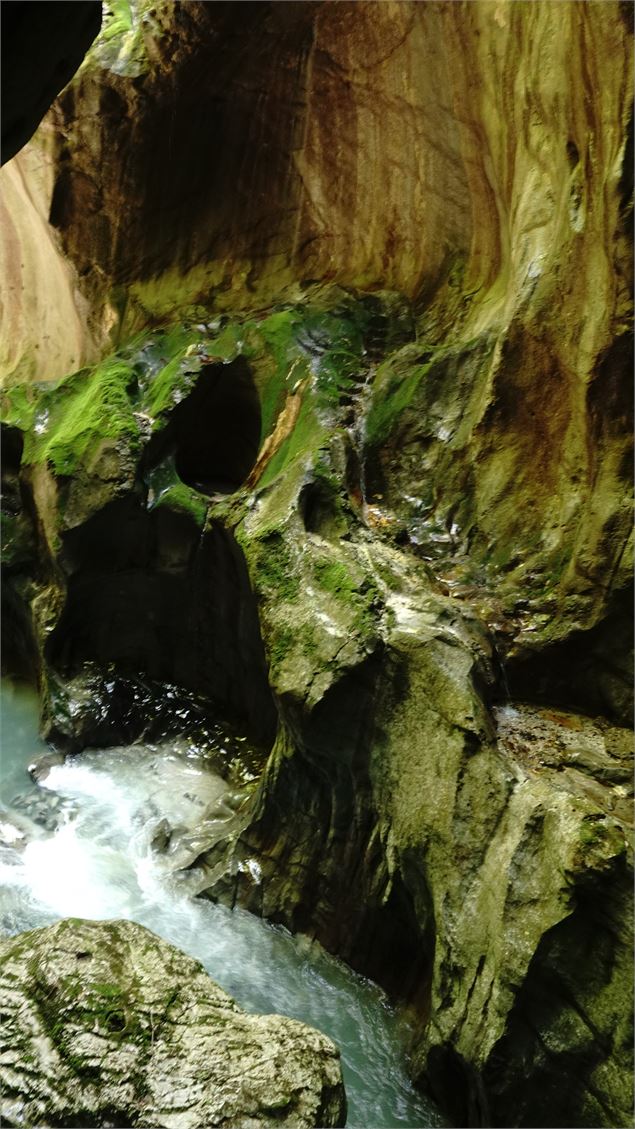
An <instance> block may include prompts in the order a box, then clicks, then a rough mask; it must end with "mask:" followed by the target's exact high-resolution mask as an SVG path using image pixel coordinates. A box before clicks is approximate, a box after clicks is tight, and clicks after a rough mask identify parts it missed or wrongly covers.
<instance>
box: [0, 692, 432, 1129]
mask: <svg viewBox="0 0 635 1129" xmlns="http://www.w3.org/2000/svg"><path fill="white" fill-rule="evenodd" d="M0 716H1V724H2V730H1V736H2V744H1V748H2V775H1V781H0V880H1V882H2V891H1V894H0V930H1V931H2V933H3V934H4V935H8V934H13V933H17V932H20V931H22V930H25V929H33V928H37V927H40V926H43V925H48V924H51V923H52V922H54V921H57V920H59V918H61V917H68V916H75V917H87V918H93V919H107V918H127V919H130V920H133V921H137V922H139V923H140V924H142V925H145V926H147V927H148V928H149V929H152V930H153V931H154V932H155V933H157V934H159V935H160V936H161V937H164V938H165V939H166V940H168V941H171V942H172V943H173V944H175V945H177V946H178V947H179V948H181V949H183V950H184V951H185V952H187V953H189V954H190V955H191V956H193V957H195V958H197V959H198V960H200V961H201V962H202V964H203V965H204V966H205V967H206V969H207V970H208V972H209V973H210V975H211V976H212V977H213V978H214V979H215V980H216V981H217V982H218V983H219V984H221V986H222V987H223V988H225V989H226V991H228V992H230V993H231V994H232V995H233V996H234V997H235V999H236V1000H237V1001H238V1002H239V1003H240V1004H241V1005H242V1006H243V1007H244V1008H246V1009H247V1010H249V1011H255V1012H264V1013H270V1012H279V1013H281V1014H283V1015H288V1016H291V1017H292V1018H296V1019H300V1020H303V1021H304V1022H306V1023H309V1024H311V1025H312V1026H314V1027H317V1028H319V1029H320V1030H321V1031H324V1032H325V1033H326V1034H327V1035H329V1036H330V1037H331V1038H332V1039H333V1040H334V1041H335V1042H336V1043H337V1045H338V1046H339V1047H340V1049H341V1052H342V1063H343V1072H344V1080H345V1084H346V1091H347V1097H348V1107H349V1114H348V1125H349V1127H351V1129H362V1127H363V1129H368V1127H371V1126H372V1127H373V1129H382V1127H386V1129H388V1127H392V1126H408V1127H410V1129H413V1127H417V1129H418V1127H422V1126H437V1125H443V1124H444V1121H443V1119H442V1118H441V1116H440V1114H439V1113H438V1112H437V1111H436V1110H435V1109H434V1107H433V1106H431V1105H430V1103H429V1102H427V1101H426V1100H425V1099H424V1098H422V1097H421V1095H419V1094H418V1093H417V1092H416V1091H415V1090H414V1088H413V1086H412V1084H411V1083H410V1081H409V1079H408V1076H407V1073H406V1070H405V1064H404V1058H403V1052H402V1049H401V1040H400V1031H399V1024H398V1021H397V1019H396V1017H395V1015H394V1013H393V1012H392V1010H391V1008H390V1007H389V1006H388V1004H387V1002H386V999H385V997H384V996H383V995H382V993H381V992H380V990H379V989H378V988H377V987H376V986H375V985H373V984H371V983H370V982H368V981H366V980H364V979H363V978H361V977H359V976H357V975H355V974H354V973H353V972H351V971H350V970H349V969H348V968H346V966H345V965H343V964H341V963H340V962H339V961H337V960H335V959H333V958H332V957H330V956H328V955H327V954H326V953H325V952H324V951H323V950H322V949H321V948H320V947H319V946H318V945H316V944H315V943H313V942H310V941H309V940H308V939H307V938H303V937H301V936H297V937H294V936H292V935H291V934H290V933H288V932H287V931H286V930H284V929H282V928H279V927H275V926H271V925H269V924H267V923H266V922H264V921H261V920H260V919H258V918H256V917H254V916H252V915H251V914H248V913H246V912H244V911H242V910H234V911H230V910H228V909H226V908H225V907H223V906H219V905H213V904H212V903H211V902H209V901H206V900H204V899H202V898H194V897H192V896H191V894H190V893H189V892H188V889H187V884H186V883H183V882H179V880H178V875H177V874H175V873H173V872H171V871H170V869H169V867H167V866H166V865H165V861H164V858H163V856H162V855H161V853H160V852H157V850H156V837H157V834H158V833H160V830H161V821H162V818H163V817H165V816H166V815H167V817H168V818H169V819H170V820H172V822H176V821H178V820H179V819H181V820H183V819H184V818H187V817H188V814H189V816H190V817H192V819H193V816H195V815H196V806H197V804H199V805H201V806H202V805H209V804H210V803H211V804H212V805H213V803H214V801H215V800H218V798H219V796H220V794H221V791H222V790H223V789H226V784H225V782H224V781H221V780H220V778H218V777H215V776H214V774H212V773H209V772H207V773H206V772H205V771H204V769H203V768H202V767H201V761H200V757H198V756H196V755H194V756H193V755H191V751H188V750H187V748H186V746H185V744H184V743H180V744H179V742H178V741H177V742H172V743H168V742H166V743H165V744H157V745H141V744H138V745H134V746H128V747H127V748H119V749H107V750H101V751H99V752H95V751H93V752H91V751H87V752H85V753H82V754H80V755H78V756H76V757H73V758H71V759H70V760H67V761H66V762H65V763H61V764H53V765H52V766H51V767H50V769H49V771H48V775H46V777H45V778H43V779H42V781H41V783H40V785H36V784H34V783H33V781H32V780H31V778H30V777H29V775H28V773H27V771H26V767H27V765H28V764H29V763H30V762H31V761H32V760H33V759H34V758H36V757H38V756H41V755H43V754H44V753H46V752H48V751H49V750H48V749H47V747H46V746H44V745H43V743H42V742H41V741H40V740H39V739H38V736H37V701H36V698H35V695H34V694H33V693H32V692H31V691H28V690H26V689H24V688H18V687H17V686H15V685H13V684H12V683H3V685H2V710H1V715H0ZM188 805H189V807H188ZM193 822H194V820H193ZM186 839H187V837H186ZM153 844H154V846H153Z"/></svg>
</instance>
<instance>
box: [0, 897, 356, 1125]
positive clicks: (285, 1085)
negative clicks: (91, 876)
mask: <svg viewBox="0 0 635 1129" xmlns="http://www.w3.org/2000/svg"><path fill="white" fill-rule="evenodd" d="M0 954H1V961H2V963H1V971H0V977H1V984H2V992H3V1011H4V1016H3V1023H2V1031H1V1035H0V1039H1V1040H2V1058H1V1063H2V1065H1V1067H0V1072H1V1074H2V1082H3V1086H2V1091H3V1097H2V1102H3V1105H2V1110H3V1124H4V1125H6V1126H8V1127H9V1126H18V1125H24V1124H29V1125H44V1124H50V1125H73V1124H74V1125H79V1124H81V1125H83V1126H98V1125H105V1124H119V1125H126V1126H130V1127H142V1126H145V1127H153V1129H159V1127H162V1129H174V1127H175V1126H177V1125H178V1126H179V1127H180V1129H198V1127H200V1126H201V1125H214V1126H219V1127H221V1126H223V1127H226V1129H246V1127H247V1126H249V1127H253V1129H260V1127H262V1129H265V1127H267V1126H270V1127H272V1129H273V1127H274V1126H276V1127H278V1129H279V1127H280V1126H286V1127H288V1129H309V1127H311V1126H342V1125H344V1122H345V1110H346V1103H345V1097H344V1087H343V1084H342V1076H341V1069H340V1063H339V1053H338V1051H337V1049H336V1047H335V1046H334V1045H333V1043H331V1042H330V1040H329V1039H327V1038H326V1037H325V1036H324V1035H322V1034H320V1033H319V1032H318V1031H315V1030H313V1029H312V1028H310V1027H307V1026H305V1025H304V1024H302V1023H298V1022H296V1021H295V1020H292V1019H286V1018H283V1017H281V1016H276V1015H271V1016H255V1015H248V1014H246V1013H245V1012H243V1011H241V1010H240V1008H239V1007H238V1006H237V1004H236V1003H235V1002H234V1001H233V1000H232V998H231V997H230V996H228V995H227V994H226V993H225V992H224V991H222V989H221V988H219V987H218V985H216V984H215V983H214V981H213V980H211V979H210V978H209V976H208V975H207V973H206V972H205V971H204V969H203V968H202V966H201V965H200V964H198V962H197V961H194V960H192V959H191V958H190V957H187V956H185V955H184V954H183V953H181V952H179V950H178V949H175V948H174V947H173V946H172V945H169V944H167V943H166V942H165V941H162V940H160V939H159V938H158V937H156V936H155V935H154V934H153V933H150V932H149V931H148V930H147V929H144V928H142V927H141V926H139V925H135V924H133V923H131V922H127V921H126V922H123V921H118V922H103V923H102V922H99V923H98V922H86V921H78V920H76V919H74V920H70V921H62V922H60V923H59V924H58V925H54V926H51V927H49V928H46V929H38V930H34V931H32V932H29V933H25V934H22V935H20V936H18V937H14V938H11V939H10V940H8V941H6V942H4V943H3V944H2V946H1V948H0Z"/></svg>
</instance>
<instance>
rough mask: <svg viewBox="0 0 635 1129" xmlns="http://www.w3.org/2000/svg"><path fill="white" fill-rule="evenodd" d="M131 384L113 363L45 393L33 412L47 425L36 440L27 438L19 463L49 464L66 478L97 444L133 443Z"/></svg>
mask: <svg viewBox="0 0 635 1129" xmlns="http://www.w3.org/2000/svg"><path fill="white" fill-rule="evenodd" d="M135 382H136V377H135V374H134V372H133V369H132V366H131V365H130V364H129V363H128V362H126V361H122V360H120V359H118V358H117V357H115V358H109V359H108V360H106V361H102V363H101V364H99V365H97V366H96V367H95V368H94V369H93V370H92V371H87V370H85V369H84V370H81V371H80V372H78V373H74V374H73V375H72V376H70V377H67V378H66V379H65V380H64V381H62V382H61V383H60V384H58V385H57V386H55V388H54V389H52V390H50V391H47V392H46V393H44V394H43V395H42V397H41V399H40V401H39V404H38V408H39V409H40V410H42V409H43V410H45V411H48V413H49V419H48V422H47V424H46V427H45V428H44V429H43V431H42V432H41V433H40V434H38V433H37V431H36V430H34V431H33V432H31V433H30V434H29V436H28V439H27V442H26V444H25V452H24V462H25V463H38V462H49V463H50V464H51V466H52V467H53V469H54V470H55V473H56V474H58V475H71V474H73V473H74V472H75V471H76V470H77V468H78V466H79V465H80V464H81V463H82V462H84V460H85V459H86V456H87V455H89V454H90V453H91V451H92V450H94V449H95V448H96V446H97V444H98V443H100V442H101V440H103V439H113V440H120V439H122V440H125V441H126V442H128V443H134V442H135V440H136V439H137V438H138V426H137V423H136V421H135V419H134V416H133V406H132V401H131V397H130V395H129V387H130V385H131V384H134V383H135Z"/></svg>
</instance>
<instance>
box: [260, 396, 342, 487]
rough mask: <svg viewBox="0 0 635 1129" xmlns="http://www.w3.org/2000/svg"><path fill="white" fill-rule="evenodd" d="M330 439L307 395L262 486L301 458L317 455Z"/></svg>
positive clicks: (269, 466)
mask: <svg viewBox="0 0 635 1129" xmlns="http://www.w3.org/2000/svg"><path fill="white" fill-rule="evenodd" d="M327 439H328V430H327V428H326V426H325V424H324V423H322V422H321V420H320V419H319V418H318V416H317V413H316V410H315V405H314V404H312V403H311V399H310V397H309V396H308V395H306V396H305V397H304V398H303V400H302V405H301V407H300V412H299V415H298V418H297V420H296V422H295V426H294V428H293V430H292V431H291V433H290V435H288V436H287V438H286V439H285V440H284V441H283V442H282V443H281V444H280V447H279V448H278V450H277V451H276V453H275V455H273V457H272V458H271V459H270V461H269V462H268V463H267V466H266V467H265V470H264V472H263V474H262V477H261V479H260V485H261V486H266V485H267V484H268V483H270V482H272V481H273V479H274V478H276V477H277V475H279V474H280V472H281V471H282V470H283V468H284V469H286V468H287V467H288V466H289V465H290V464H291V463H293V462H295V461H296V460H297V459H300V458H305V459H306V458H307V457H308V456H309V455H311V454H313V455H315V454H317V452H318V451H319V450H320V448H321V447H322V446H323V445H324V443H325V442H326V441H327Z"/></svg>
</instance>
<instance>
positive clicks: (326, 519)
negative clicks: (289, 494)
mask: <svg viewBox="0 0 635 1129" xmlns="http://www.w3.org/2000/svg"><path fill="white" fill-rule="evenodd" d="M298 504H299V509H300V516H301V517H302V522H303V524H304V528H305V529H306V531H307V533H318V534H320V536H322V537H326V538H330V537H335V538H337V537H338V536H339V535H340V534H341V533H342V532H343V530H344V528H345V525H344V523H343V522H342V520H341V518H340V514H339V510H338V503H337V497H336V496H335V493H334V489H333V487H331V486H330V485H329V484H328V483H326V482H319V481H316V482H306V483H305V484H304V486H303V487H302V490H301V491H300V497H299V499H298Z"/></svg>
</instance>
